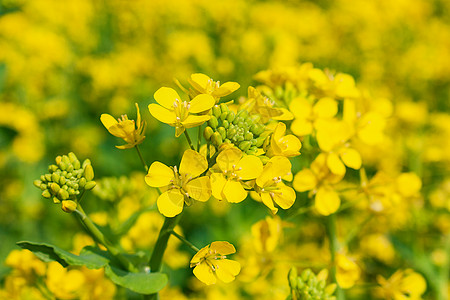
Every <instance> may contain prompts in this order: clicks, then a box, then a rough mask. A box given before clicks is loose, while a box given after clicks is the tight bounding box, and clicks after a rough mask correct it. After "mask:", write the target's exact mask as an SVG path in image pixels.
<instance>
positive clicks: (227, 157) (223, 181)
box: [211, 147, 263, 203]
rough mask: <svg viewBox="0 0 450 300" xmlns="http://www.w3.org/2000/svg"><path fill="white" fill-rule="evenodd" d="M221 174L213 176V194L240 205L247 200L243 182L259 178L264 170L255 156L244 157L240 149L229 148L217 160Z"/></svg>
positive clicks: (220, 198)
mask: <svg viewBox="0 0 450 300" xmlns="http://www.w3.org/2000/svg"><path fill="white" fill-rule="evenodd" d="M216 163H217V168H218V169H219V172H217V173H212V174H211V186H212V194H213V196H214V197H215V198H217V199H219V200H224V199H225V200H227V201H228V202H232V203H238V202H241V201H243V200H244V199H245V198H247V194H248V192H247V191H246V190H245V189H244V187H243V186H242V184H243V182H242V181H243V180H251V179H255V178H256V177H258V176H259V175H260V174H261V172H262V170H263V164H262V162H261V160H260V159H259V158H258V157H256V156H254V155H244V156H243V153H242V151H241V150H239V149H238V148H235V147H232V148H227V149H225V150H223V151H222V152H220V153H219V155H218V156H217V158H216Z"/></svg>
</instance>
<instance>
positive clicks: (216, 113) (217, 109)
mask: <svg viewBox="0 0 450 300" xmlns="http://www.w3.org/2000/svg"><path fill="white" fill-rule="evenodd" d="M212 113H213V115H214V116H215V117H216V118H219V117H220V115H221V114H222V110H221V109H220V107H219V105H214V106H213V108H212Z"/></svg>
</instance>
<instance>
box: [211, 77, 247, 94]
mask: <svg viewBox="0 0 450 300" xmlns="http://www.w3.org/2000/svg"><path fill="white" fill-rule="evenodd" d="M239 87H240V85H239V83H237V82H232V81H229V82H225V83H224V84H222V85H221V86H219V88H218V89H216V90H214V92H213V93H212V95H213V96H214V97H224V96H227V95H229V94H231V93H232V92H234V91H236V90H237V89H238V88H239Z"/></svg>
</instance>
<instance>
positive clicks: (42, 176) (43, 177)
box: [39, 175, 47, 182]
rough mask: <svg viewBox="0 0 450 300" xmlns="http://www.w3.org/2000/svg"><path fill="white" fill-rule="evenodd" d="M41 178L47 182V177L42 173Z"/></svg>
mask: <svg viewBox="0 0 450 300" xmlns="http://www.w3.org/2000/svg"><path fill="white" fill-rule="evenodd" d="M39 178H40V179H41V181H42V182H47V178H45V176H44V175H41V177H39Z"/></svg>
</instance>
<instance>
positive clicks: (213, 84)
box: [188, 73, 240, 99]
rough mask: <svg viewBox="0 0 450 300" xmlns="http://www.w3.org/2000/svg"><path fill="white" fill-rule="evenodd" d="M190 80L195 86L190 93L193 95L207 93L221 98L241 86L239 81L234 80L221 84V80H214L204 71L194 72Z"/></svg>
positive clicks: (215, 97)
mask: <svg viewBox="0 0 450 300" xmlns="http://www.w3.org/2000/svg"><path fill="white" fill-rule="evenodd" d="M188 81H189V83H190V84H191V85H192V87H193V88H194V90H191V93H190V94H192V96H193V97H195V96H196V95H198V94H207V95H211V96H213V97H214V99H219V98H220V97H225V96H228V95H229V94H231V93H233V92H234V91H236V90H237V89H238V88H239V87H240V85H239V83H237V82H232V81H229V82H225V83H224V84H222V85H221V84H220V82H219V81H214V80H213V79H212V78H210V77H209V76H207V75H205V74H202V73H195V74H192V75H191V78H190V79H188Z"/></svg>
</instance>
